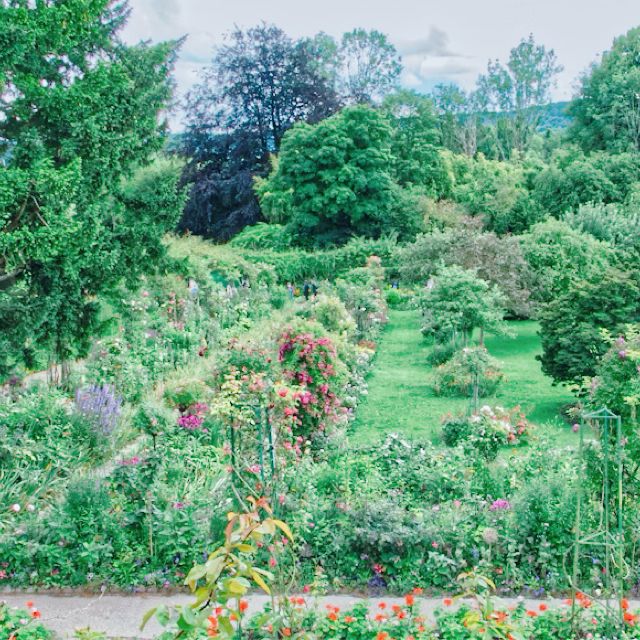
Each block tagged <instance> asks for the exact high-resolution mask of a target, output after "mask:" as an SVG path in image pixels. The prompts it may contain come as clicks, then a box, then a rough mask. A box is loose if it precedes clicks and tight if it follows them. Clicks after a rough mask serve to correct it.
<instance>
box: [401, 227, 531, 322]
mask: <svg viewBox="0 0 640 640" xmlns="http://www.w3.org/2000/svg"><path fill="white" fill-rule="evenodd" d="M441 265H447V266H451V265H458V266H459V267H462V268H463V269H468V270H474V271H475V272H476V274H477V275H478V277H479V278H481V279H482V280H485V281H486V282H488V283H490V284H492V285H495V286H497V287H498V289H500V291H501V292H502V293H503V294H504V296H505V307H506V308H507V309H508V311H509V312H510V313H511V314H513V315H516V316H525V317H526V316H527V315H529V313H530V312H531V303H530V301H529V291H530V288H531V285H532V275H533V274H532V273H531V269H530V267H529V265H528V264H527V262H526V261H525V259H524V256H523V252H522V249H521V247H520V243H519V241H518V238H515V237H512V236H506V237H502V238H500V237H498V236H496V235H495V234H494V233H486V232H485V233H483V232H480V231H477V230H475V229H473V228H472V227H469V226H467V227H460V228H457V229H448V230H445V231H434V232H433V233H430V234H425V235H420V236H418V238H416V241H415V242H414V243H413V244H409V245H405V246H404V247H402V248H401V249H400V251H399V252H398V268H399V272H400V276H401V279H402V282H409V283H415V284H424V283H425V282H427V280H428V279H429V278H430V277H431V276H433V275H434V274H435V273H436V272H437V270H438V269H439V268H440V266H441Z"/></svg>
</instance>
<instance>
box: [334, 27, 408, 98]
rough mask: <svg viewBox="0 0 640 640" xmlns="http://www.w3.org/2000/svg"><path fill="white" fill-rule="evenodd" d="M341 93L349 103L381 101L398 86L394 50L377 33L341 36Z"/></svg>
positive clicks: (357, 31)
mask: <svg viewBox="0 0 640 640" xmlns="http://www.w3.org/2000/svg"><path fill="white" fill-rule="evenodd" d="M339 55H340V61H341V63H342V65H343V68H342V74H341V85H342V92H343V94H344V96H345V98H346V99H347V100H348V101H349V102H356V103H371V102H375V101H378V100H380V99H382V98H383V97H384V96H385V95H386V94H387V93H389V92H390V91H392V90H393V89H394V88H395V87H396V85H397V84H398V79H399V77H400V73H401V72H402V64H401V62H400V56H399V55H398V52H397V51H396V48H395V47H394V46H393V44H391V43H390V42H389V39H388V38H387V36H386V35H385V34H384V33H381V32H380V31H375V30H373V31H367V30H366V29H353V31H349V32H348V33H345V34H344V35H343V36H342V42H341V43H340V49H339Z"/></svg>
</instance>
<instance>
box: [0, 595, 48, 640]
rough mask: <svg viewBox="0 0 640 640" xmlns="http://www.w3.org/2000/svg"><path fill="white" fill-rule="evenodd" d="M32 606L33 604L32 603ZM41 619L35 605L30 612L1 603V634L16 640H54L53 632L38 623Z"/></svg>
mask: <svg viewBox="0 0 640 640" xmlns="http://www.w3.org/2000/svg"><path fill="white" fill-rule="evenodd" d="M30 604H32V603H30ZM39 617H40V612H39V611H38V609H36V608H34V607H33V605H32V606H31V608H30V609H29V611H27V610H25V609H14V608H11V607H9V605H8V604H7V603H6V602H2V603H0V633H2V634H3V637H5V638H14V639H15V640H52V639H53V637H54V636H53V632H51V631H49V630H48V629H47V628H46V627H44V626H43V625H42V624H40V623H39V622H37V618H39Z"/></svg>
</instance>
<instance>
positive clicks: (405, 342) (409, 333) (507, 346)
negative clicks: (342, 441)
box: [352, 311, 572, 444]
mask: <svg viewBox="0 0 640 640" xmlns="http://www.w3.org/2000/svg"><path fill="white" fill-rule="evenodd" d="M511 327H512V329H513V330H514V332H515V334H516V335H515V337H514V338H504V337H496V336H488V337H487V340H486V344H487V349H488V350H489V352H490V353H491V354H492V355H493V356H494V357H496V358H497V359H498V360H499V361H500V362H501V363H502V369H503V371H504V373H505V374H506V377H507V381H506V382H505V383H504V384H503V386H502V388H501V389H500V391H499V394H498V395H497V396H496V397H493V398H485V399H483V402H486V403H487V404H501V405H503V406H506V407H512V406H515V405H518V404H519V405H520V406H521V407H522V408H523V410H524V411H525V413H526V414H527V416H528V417H529V419H530V420H531V422H533V423H535V424H537V425H545V427H544V428H545V429H554V431H555V432H556V434H557V436H558V438H559V440H560V442H559V444H564V443H568V442H570V441H571V439H572V434H571V432H570V430H569V428H568V427H567V426H566V425H565V424H563V423H562V421H561V420H560V418H559V416H558V411H559V409H560V407H561V406H562V405H563V404H565V403H567V402H569V401H570V400H571V395H570V394H569V392H568V391H566V390H565V389H563V388H562V387H553V386H552V385H551V380H550V379H549V378H547V377H546V376H545V375H544V374H543V373H542V371H541V369H540V363H539V362H538V361H537V360H536V359H535V356H536V354H537V353H539V352H540V340H539V338H538V336H537V333H536V332H537V328H538V327H537V324H536V323H535V322H532V321H522V322H513V323H511ZM430 348H431V347H430V345H429V344H428V343H427V342H426V341H425V340H424V339H423V337H422V335H421V333H420V313H419V312H418V311H390V314H389V323H388V324H387V327H386V328H385V331H384V334H383V336H382V340H381V344H380V349H379V351H378V355H377V357H376V361H375V362H374V366H373V371H372V373H371V374H370V376H369V379H368V382H369V394H368V396H367V397H366V398H365V399H364V401H363V402H362V403H361V405H360V407H359V408H358V417H357V419H356V422H355V425H354V429H353V436H352V437H353V439H354V440H355V441H356V442H365V441H368V440H371V439H372V438H379V437H382V436H383V435H384V434H386V433H391V432H398V433H404V434H407V435H411V436H415V437H423V438H425V437H427V438H432V439H434V440H436V441H437V440H438V431H439V425H440V421H441V418H442V416H443V415H445V414H446V413H449V412H452V413H457V412H463V411H465V410H466V409H467V408H468V406H469V401H468V400H467V399H465V398H439V397H437V396H435V395H434V393H433V391H432V390H431V386H430V377H431V375H432V372H433V368H432V367H431V366H429V364H428V363H427V355H428V353H429V350H430Z"/></svg>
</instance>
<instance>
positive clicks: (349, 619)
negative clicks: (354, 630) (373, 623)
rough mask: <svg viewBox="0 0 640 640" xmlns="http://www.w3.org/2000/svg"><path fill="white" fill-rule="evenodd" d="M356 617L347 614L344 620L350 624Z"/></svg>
mask: <svg viewBox="0 0 640 640" xmlns="http://www.w3.org/2000/svg"><path fill="white" fill-rule="evenodd" d="M355 620H356V619H355V618H354V617H353V616H345V617H344V621H345V622H346V623H347V624H349V623H350V622H355Z"/></svg>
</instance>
